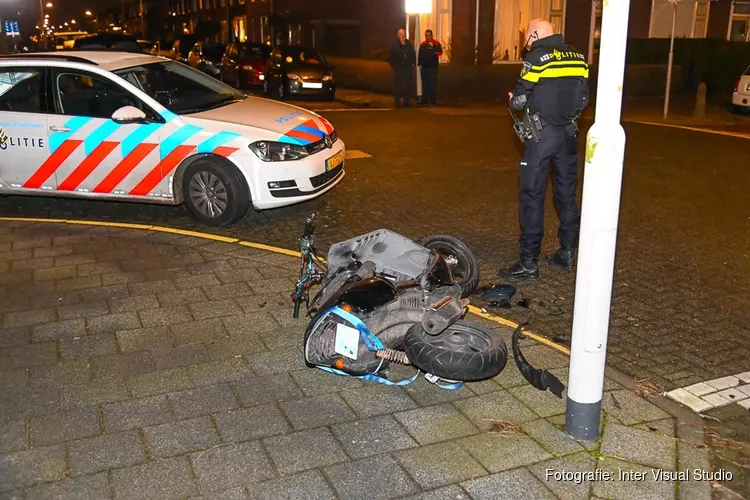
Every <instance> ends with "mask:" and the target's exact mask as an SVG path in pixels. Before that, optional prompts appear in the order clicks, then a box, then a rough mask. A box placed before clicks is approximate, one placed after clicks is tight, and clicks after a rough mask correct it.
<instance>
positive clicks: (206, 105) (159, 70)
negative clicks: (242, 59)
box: [114, 61, 247, 115]
mask: <svg viewBox="0 0 750 500" xmlns="http://www.w3.org/2000/svg"><path fill="white" fill-rule="evenodd" d="M114 73H115V74H116V75H118V76H119V77H121V78H123V79H125V80H127V82H128V83H130V84H132V85H135V86H136V87H138V88H139V89H142V90H143V91H144V92H145V93H146V94H148V95H149V96H150V97H152V98H153V99H155V100H156V101H157V102H158V103H159V104H161V105H162V106H164V107H165V108H167V109H168V110H170V111H172V112H173V113H177V114H178V115H180V114H189V113H198V112H201V111H208V110H209V109H215V108H219V107H221V106H226V105H227V104H230V103H233V102H237V101H242V100H244V99H245V98H246V97H247V96H245V94H242V93H241V92H238V91H237V90H235V89H233V88H232V87H230V86H228V85H225V84H223V83H221V82H220V81H218V80H216V79H214V78H212V77H210V76H208V75H206V74H204V73H201V72H200V71H197V70H195V69H193V68H191V67H189V66H186V65H184V64H180V63H177V62H173V61H168V62H158V63H152V64H144V65H141V66H134V67H132V68H125V69H120V70H117V71H115V72H114Z"/></svg>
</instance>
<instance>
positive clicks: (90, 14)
mask: <svg viewBox="0 0 750 500" xmlns="http://www.w3.org/2000/svg"><path fill="white" fill-rule="evenodd" d="M84 14H85V15H86V17H91V18H92V19H91V22H92V23H94V25H95V28H96V31H99V16H97V15H96V14H94V13H93V12H91V11H90V10H87V11H86V12H84Z"/></svg>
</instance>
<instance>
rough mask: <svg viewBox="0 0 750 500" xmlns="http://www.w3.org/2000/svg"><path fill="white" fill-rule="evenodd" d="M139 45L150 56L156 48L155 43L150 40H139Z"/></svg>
mask: <svg viewBox="0 0 750 500" xmlns="http://www.w3.org/2000/svg"><path fill="white" fill-rule="evenodd" d="M138 45H140V46H141V48H142V49H143V52H145V53H146V54H150V53H151V48H152V47H153V46H154V42H152V41H150V40H138Z"/></svg>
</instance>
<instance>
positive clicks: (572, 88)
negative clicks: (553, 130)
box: [510, 34, 589, 126]
mask: <svg viewBox="0 0 750 500" xmlns="http://www.w3.org/2000/svg"><path fill="white" fill-rule="evenodd" d="M588 77H589V67H588V64H586V59H585V58H584V56H583V54H581V53H579V52H578V51H577V50H576V49H575V48H574V47H573V46H571V45H568V44H566V43H565V40H564V39H563V37H562V35H559V34H557V35H551V36H548V37H545V38H542V39H539V40H536V41H535V42H534V43H533V44H532V45H531V50H530V51H529V52H528V53H527V54H526V56H525V57H524V59H523V68H522V70H521V77H520V78H519V80H518V84H517V85H516V88H515V90H514V92H513V97H512V98H511V100H510V107H511V108H512V109H515V110H517V111H520V110H524V109H525V110H527V111H528V112H530V113H539V116H540V117H541V119H542V125H553V126H565V125H569V124H570V123H571V122H572V121H573V120H575V119H576V118H577V117H578V116H579V115H580V114H581V113H582V112H583V110H584V109H585V108H586V106H587V105H588V101H589V89H588Z"/></svg>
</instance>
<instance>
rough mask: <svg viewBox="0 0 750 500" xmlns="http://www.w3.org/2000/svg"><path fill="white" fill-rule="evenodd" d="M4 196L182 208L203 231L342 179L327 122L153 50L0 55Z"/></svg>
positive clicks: (339, 146) (336, 142) (340, 153)
mask: <svg viewBox="0 0 750 500" xmlns="http://www.w3.org/2000/svg"><path fill="white" fill-rule="evenodd" d="M0 123H1V124H2V130H1V131H0V137H2V139H0V166H2V168H0V194H14V195H32V196H58V197H73V198H86V199H97V200H111V201H133V202H141V203H159V204H165V205H179V204H181V203H184V204H185V206H186V208H187V209H188V210H189V211H190V213H191V214H192V216H193V217H194V218H195V219H196V220H198V221H199V222H201V223H203V224H207V225H226V224H231V223H232V222H236V221H238V220H239V219H241V218H242V217H243V216H244V214H245V213H246V212H247V210H248V209H249V207H250V206H253V207H255V208H256V209H258V210H263V209H271V208H275V207H281V206H285V205H292V204H295V203H298V202H301V201H305V200H309V199H311V198H315V197H317V196H319V195H321V194H323V193H324V192H326V191H328V190H330V189H331V188H333V187H334V186H335V185H336V184H337V183H338V182H339V181H341V179H343V178H344V176H345V171H344V162H345V146H344V142H343V141H342V140H341V139H340V138H338V136H337V134H336V131H335V130H334V128H333V126H332V125H331V124H330V122H328V120H326V119H325V118H323V117H322V116H320V115H318V114H316V113H313V112H311V111H307V110H304V109H301V108H299V107H297V106H290V105H286V104H283V103H278V102H273V101H271V100H268V99H262V98H258V97H251V96H248V95H246V94H244V93H242V92H240V91H238V90H235V89H233V88H232V87H230V86H229V85H226V84H224V83H222V82H220V81H219V80H216V79H214V78H211V77H210V76H208V75H206V74H205V73H202V72H200V71H197V70H195V69H193V68H191V67H189V66H186V65H185V64H181V63H178V62H176V61H172V60H168V59H164V58H161V57H154V56H151V55H148V54H143V53H140V54H135V53H122V52H112V51H99V52H85V51H80V52H63V51H59V52H38V53H29V54H19V55H6V56H0Z"/></svg>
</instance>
